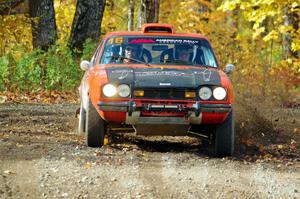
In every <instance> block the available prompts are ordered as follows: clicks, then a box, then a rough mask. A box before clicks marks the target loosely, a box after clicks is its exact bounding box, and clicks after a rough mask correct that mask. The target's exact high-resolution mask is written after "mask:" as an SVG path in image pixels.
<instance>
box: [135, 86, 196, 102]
mask: <svg viewBox="0 0 300 199" xmlns="http://www.w3.org/2000/svg"><path fill="white" fill-rule="evenodd" d="M135 90H143V91H144V96H143V97H135V98H148V99H173V100H182V99H190V100H195V98H186V97H185V92H186V91H194V92H196V90H191V89H174V88H163V89H162V88H159V89H158V88H147V89H144V88H139V89H138V88H136V89H135Z"/></svg>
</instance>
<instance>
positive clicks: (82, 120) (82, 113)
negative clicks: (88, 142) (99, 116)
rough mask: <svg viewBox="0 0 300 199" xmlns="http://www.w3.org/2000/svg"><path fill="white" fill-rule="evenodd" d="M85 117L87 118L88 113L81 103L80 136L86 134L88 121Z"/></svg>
mask: <svg viewBox="0 0 300 199" xmlns="http://www.w3.org/2000/svg"><path fill="white" fill-rule="evenodd" d="M85 117H86V113H85V110H84V108H83V105H82V103H81V104H80V109H79V118H78V134H84V133H85V121H86V119H85Z"/></svg>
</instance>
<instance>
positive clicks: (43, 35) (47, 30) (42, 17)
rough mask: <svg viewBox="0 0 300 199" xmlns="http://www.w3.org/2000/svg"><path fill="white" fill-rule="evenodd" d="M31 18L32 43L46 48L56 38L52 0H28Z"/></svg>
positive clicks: (34, 45)
mask: <svg viewBox="0 0 300 199" xmlns="http://www.w3.org/2000/svg"><path fill="white" fill-rule="evenodd" d="M29 14H30V17H33V18H34V19H33V20H32V45H33V47H34V48H41V49H43V50H47V49H48V48H49V46H50V45H52V44H54V43H55V41H56V38H57V33H56V22H55V11H54V5H53V0H35V1H29Z"/></svg>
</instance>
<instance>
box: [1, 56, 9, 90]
mask: <svg viewBox="0 0 300 199" xmlns="http://www.w3.org/2000/svg"><path fill="white" fill-rule="evenodd" d="M8 67H9V59H8V56H3V57H0V91H5V90H6V84H7V83H8V74H9V71H8Z"/></svg>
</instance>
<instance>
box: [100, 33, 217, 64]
mask: <svg viewBox="0 0 300 199" xmlns="http://www.w3.org/2000/svg"><path fill="white" fill-rule="evenodd" d="M141 62H144V63H149V64H160V65H193V66H209V67H214V68H216V67H217V66H218V65H217V61H216V58H215V55H214V53H213V51H212V49H211V46H210V44H209V42H208V41H207V40H205V39H199V38H190V37H161V36H113V37H110V38H108V39H107V40H106V43H105V48H104V51H103V54H102V57H101V59H100V64H110V63H117V64H127V63H132V64H134V63H138V64H140V63H141Z"/></svg>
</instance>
